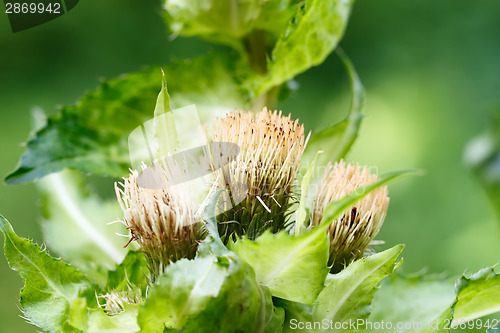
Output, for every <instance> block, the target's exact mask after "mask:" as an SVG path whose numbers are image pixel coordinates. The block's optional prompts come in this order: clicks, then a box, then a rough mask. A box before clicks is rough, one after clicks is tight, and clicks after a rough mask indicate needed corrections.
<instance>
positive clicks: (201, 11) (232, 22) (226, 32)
mask: <svg viewBox="0 0 500 333" xmlns="http://www.w3.org/2000/svg"><path fill="white" fill-rule="evenodd" d="M263 3H265V1H262V0H239V1H219V0H204V1H174V0H165V2H164V9H165V10H166V15H165V20H166V22H167V24H168V25H169V27H170V29H171V30H172V32H173V33H174V34H175V35H183V36H198V37H201V38H204V39H207V40H209V41H212V42H218V43H223V44H229V45H233V46H235V47H237V48H240V47H242V46H238V43H239V42H240V41H239V39H240V38H242V37H244V36H245V35H247V34H248V33H249V32H250V31H251V30H252V29H253V27H254V25H255V23H256V21H257V19H258V17H259V15H260V10H261V6H262V4H263Z"/></svg>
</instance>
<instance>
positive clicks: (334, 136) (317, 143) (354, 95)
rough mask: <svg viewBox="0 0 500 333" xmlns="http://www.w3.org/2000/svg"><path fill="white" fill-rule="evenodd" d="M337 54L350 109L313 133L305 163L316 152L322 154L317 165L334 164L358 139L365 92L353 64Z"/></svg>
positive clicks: (339, 52)
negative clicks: (348, 90)
mask: <svg viewBox="0 0 500 333" xmlns="http://www.w3.org/2000/svg"><path fill="white" fill-rule="evenodd" d="M337 54H338V55H339V57H340V59H341V60H342V62H343V63H344V66H345V67H346V70H347V73H348V76H349V81H350V85H351V107H350V111H349V114H348V115H347V118H346V119H344V120H343V121H341V122H340V123H337V124H335V125H332V126H330V127H327V128H325V129H323V130H322V131H319V132H317V133H313V134H312V136H311V138H310V139H309V141H308V142H307V147H306V150H305V151H304V154H303V155H302V160H303V161H305V162H307V161H310V160H311V159H312V158H313V157H315V156H316V154H317V152H318V151H323V154H321V155H319V157H318V165H320V166H324V165H326V164H328V162H335V161H338V160H340V159H341V158H343V157H344V156H345V155H346V154H347V152H348V151H349V149H350V148H351V146H352V145H353V143H354V141H355V140H356V138H357V137H358V132H359V128H360V126H361V121H362V119H363V114H362V111H363V107H364V102H365V91H364V88H363V85H362V84H361V80H360V79H359V76H358V74H357V73H356V70H355V69H354V66H353V64H352V63H351V61H350V60H349V58H348V57H347V56H346V55H345V53H344V52H343V51H342V50H341V49H337Z"/></svg>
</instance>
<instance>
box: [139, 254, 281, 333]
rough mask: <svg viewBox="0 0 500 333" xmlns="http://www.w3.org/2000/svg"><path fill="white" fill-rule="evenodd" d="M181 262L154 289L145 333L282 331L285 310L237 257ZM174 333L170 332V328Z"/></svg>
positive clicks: (143, 314) (145, 308)
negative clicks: (279, 306)
mask: <svg viewBox="0 0 500 333" xmlns="http://www.w3.org/2000/svg"><path fill="white" fill-rule="evenodd" d="M228 259H229V261H228V260H218V259H217V258H216V257H213V256H206V257H197V258H196V259H195V260H185V259H183V260H180V261H178V262H176V263H174V264H171V265H170V266H168V267H167V270H166V273H165V274H164V275H162V276H160V278H159V279H158V281H157V283H156V284H155V285H154V286H153V287H152V288H151V290H150V294H149V296H148V298H147V300H146V302H145V304H144V305H142V306H141V308H140V310H139V324H140V326H141V329H142V331H141V332H148V333H155V332H163V331H164V329H165V327H166V328H167V329H171V330H172V331H179V330H180V331H181V332H214V331H217V332H270V333H271V332H280V331H281V327H282V325H283V319H284V312H283V310H282V309H278V308H275V307H274V305H273V303H272V299H271V295H270V293H269V291H268V290H267V289H266V288H265V287H261V286H259V285H258V283H257V281H256V280H255V273H254V271H253V270H252V268H251V267H250V266H249V265H247V264H246V263H244V262H242V261H239V260H238V259H237V258H234V257H232V258H228ZM168 331H170V330H168Z"/></svg>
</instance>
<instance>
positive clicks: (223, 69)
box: [6, 53, 246, 184]
mask: <svg viewBox="0 0 500 333" xmlns="http://www.w3.org/2000/svg"><path fill="white" fill-rule="evenodd" d="M236 61H237V60H236V59H234V57H231V55H228V54H222V53H210V54H208V55H205V56H203V57H199V58H196V59H193V60H183V61H178V62H174V63H171V64H169V65H167V66H165V67H164V68H165V75H166V77H167V78H168V80H169V82H170V84H169V86H170V91H171V92H172V93H173V97H172V101H171V102H172V104H173V106H174V107H182V106H185V105H190V104H193V103H196V104H197V110H198V112H199V114H200V118H201V120H202V122H203V121H206V120H207V119H212V116H213V115H214V114H220V113H223V112H226V111H230V110H233V109H234V108H240V107H242V106H244V99H245V98H246V95H244V94H243V93H242V92H241V90H240V88H239V86H238V82H237V80H236V78H235V75H236V74H235V73H236V72H237V70H236V67H237V63H236ZM160 82H161V71H160V69H159V68H151V69H148V70H146V71H143V72H138V73H134V74H128V75H126V76H121V77H119V78H115V79H111V80H107V81H104V82H103V83H102V84H101V86H100V87H99V89H97V90H95V91H92V92H90V93H88V94H87V95H86V96H84V97H83V98H82V99H81V100H80V102H78V103H77V104H76V105H75V106H67V107H63V108H62V109H61V111H60V113H59V114H57V115H54V116H51V117H49V118H48V120H47V124H46V125H45V126H44V127H43V128H41V129H40V130H38V131H37V132H36V134H35V135H34V136H33V137H32V138H30V139H29V140H28V143H27V152H26V153H25V154H24V155H23V156H22V158H21V164H20V166H19V167H18V168H17V170H15V171H14V172H13V173H11V174H10V175H8V176H7V178H6V181H7V182H8V183H10V184H17V183H24V182H28V181H32V180H35V179H38V178H40V177H43V176H45V175H47V174H50V173H53V172H56V171H60V170H62V169H64V168H73V169H78V170H80V171H84V172H87V173H93V174H98V175H103V176H113V177H123V176H126V175H127V174H128V173H129V170H128V169H129V167H130V158H129V151H128V141H127V140H128V136H129V134H130V133H131V132H132V131H133V130H134V129H135V128H137V127H138V126H139V125H141V124H142V123H144V122H145V121H147V120H149V119H151V118H152V117H153V115H154V114H153V110H154V106H155V99H156V97H157V94H158V89H159V88H160Z"/></svg>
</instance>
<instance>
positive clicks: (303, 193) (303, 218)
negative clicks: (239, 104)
mask: <svg viewBox="0 0 500 333" xmlns="http://www.w3.org/2000/svg"><path fill="white" fill-rule="evenodd" d="M318 155H319V153H317V154H316V156H314V159H313V160H312V162H311V165H310V166H309V168H308V169H307V171H306V173H305V175H304V177H302V180H301V182H300V200H299V207H298V208H297V210H296V211H295V225H294V229H295V231H294V234H296V235H298V234H300V233H301V231H303V229H304V228H305V226H306V225H307V223H306V222H308V216H307V209H306V204H307V202H308V195H309V194H310V193H309V185H310V184H311V177H312V175H313V173H314V171H315V168H316V161H317V159H318Z"/></svg>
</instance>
